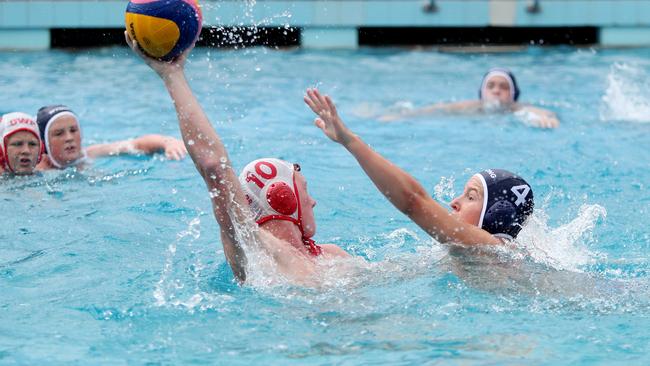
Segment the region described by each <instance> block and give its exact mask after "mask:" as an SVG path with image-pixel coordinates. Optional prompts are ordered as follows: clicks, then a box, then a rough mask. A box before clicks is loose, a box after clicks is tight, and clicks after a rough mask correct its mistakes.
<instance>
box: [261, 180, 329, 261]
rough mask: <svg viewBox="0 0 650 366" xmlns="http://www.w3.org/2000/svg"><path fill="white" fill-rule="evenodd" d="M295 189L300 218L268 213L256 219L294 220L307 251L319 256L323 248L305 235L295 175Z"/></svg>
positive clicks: (262, 220)
mask: <svg viewBox="0 0 650 366" xmlns="http://www.w3.org/2000/svg"><path fill="white" fill-rule="evenodd" d="M293 191H294V193H295V194H296V200H297V201H298V220H296V219H294V218H293V217H291V216H286V215H268V216H264V217H262V218H261V219H259V220H257V221H256V222H257V225H262V224H263V223H265V222H269V221H273V220H284V221H289V222H292V223H293V224H294V225H296V226H298V229H299V230H300V233H301V234H302V243H303V244H304V245H305V248H307V251H309V254H311V255H313V256H314V257H317V256H319V255H321V254H323V248H321V247H320V246H319V245H317V244H316V242H315V241H314V240H313V239H312V238H310V237H307V236H305V229H304V228H303V226H302V209H301V206H302V205H301V204H300V196H299V195H298V187H297V186H296V178H295V176H294V177H293Z"/></svg>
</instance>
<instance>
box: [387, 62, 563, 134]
mask: <svg viewBox="0 0 650 366" xmlns="http://www.w3.org/2000/svg"><path fill="white" fill-rule="evenodd" d="M519 94H520V90H519V87H518V85H517V80H516V79H515V77H514V75H513V74H512V73H511V72H510V71H508V70H506V69H501V68H493V69H491V70H490V71H488V72H487V73H486V74H485V75H484V76H483V81H482V82H481V87H480V89H479V99H478V100H467V101H462V102H455V103H436V104H433V105H430V106H427V107H423V108H420V109H415V110H410V111H404V112H401V113H397V114H388V115H384V116H381V117H380V118H379V120H380V121H384V122H390V121H397V120H401V119H404V118H409V117H422V116H426V115H430V114H434V113H504V112H512V113H515V115H516V116H517V117H519V118H521V119H523V120H524V121H525V122H527V123H530V124H531V125H533V126H537V127H542V128H555V127H558V126H559V124H560V121H559V120H558V119H557V116H556V115H555V113H553V112H551V111H549V110H546V109H543V108H539V107H535V106H532V105H528V104H523V103H519V102H518V100H519Z"/></svg>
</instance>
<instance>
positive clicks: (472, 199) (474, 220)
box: [451, 176, 484, 226]
mask: <svg viewBox="0 0 650 366" xmlns="http://www.w3.org/2000/svg"><path fill="white" fill-rule="evenodd" d="M483 195H484V192H483V184H482V183H481V180H480V179H479V178H478V177H477V176H473V177H472V178H470V180H468V181H467V183H466V184H465V189H464V190H463V194H461V195H460V196H458V197H456V198H454V200H453V201H451V209H452V210H453V213H454V214H455V215H458V217H459V218H460V219H461V221H463V222H466V223H468V224H471V225H474V226H478V222H479V220H480V219H481V211H482V210H483Z"/></svg>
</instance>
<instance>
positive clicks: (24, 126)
mask: <svg viewBox="0 0 650 366" xmlns="http://www.w3.org/2000/svg"><path fill="white" fill-rule="evenodd" d="M0 131H1V132H0V134H1V135H2V139H0V146H1V147H2V155H3V156H4V157H5V158H4V159H3V160H4V164H5V167H7V168H8V169H9V170H11V171H12V172H13V171H14V170H13V168H12V167H11V164H9V160H8V159H7V158H6V157H7V140H8V139H9V137H11V135H13V134H15V133H17V132H20V131H27V132H30V133H32V134H33V135H34V136H35V137H36V138H37V139H38V142H39V144H40V151H39V153H38V160H37V162H40V161H41V156H42V154H43V141H41V137H40V133H39V130H38V125H37V124H36V121H35V119H34V117H32V116H30V115H28V114H26V113H22V112H13V113H7V114H5V115H4V116H2V119H1V120H0Z"/></svg>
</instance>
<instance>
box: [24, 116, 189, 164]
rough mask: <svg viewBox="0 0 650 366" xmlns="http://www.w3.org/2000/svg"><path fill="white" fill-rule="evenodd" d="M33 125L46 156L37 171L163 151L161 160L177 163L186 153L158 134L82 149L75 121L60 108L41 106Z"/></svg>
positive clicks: (175, 141)
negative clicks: (87, 161)
mask: <svg viewBox="0 0 650 366" xmlns="http://www.w3.org/2000/svg"><path fill="white" fill-rule="evenodd" d="M37 123H38V126H39V128H40V137H41V140H42V141H43V142H44V145H45V150H44V152H45V154H46V155H44V158H43V161H42V162H41V163H40V164H39V165H38V169H39V170H48V169H65V168H68V167H71V166H79V165H81V164H82V163H83V162H84V161H85V160H86V158H96V157H100V156H107V155H118V154H125V153H126V154H133V153H140V152H144V153H145V154H153V153H155V152H158V151H164V152H165V157H166V158H167V159H171V160H181V159H183V158H184V157H185V154H187V150H186V149H185V146H184V145H183V143H182V142H181V141H180V140H178V139H176V138H173V137H170V136H162V135H145V136H142V137H138V138H136V139H133V140H124V141H117V142H112V143H108V144H96V145H91V146H88V147H86V148H85V149H84V148H82V146H81V127H80V126H79V120H78V118H77V116H76V115H75V114H74V112H73V111H72V110H71V109H70V108H68V107H66V106H64V105H52V106H46V107H42V108H41V109H39V110H38V115H37Z"/></svg>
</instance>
